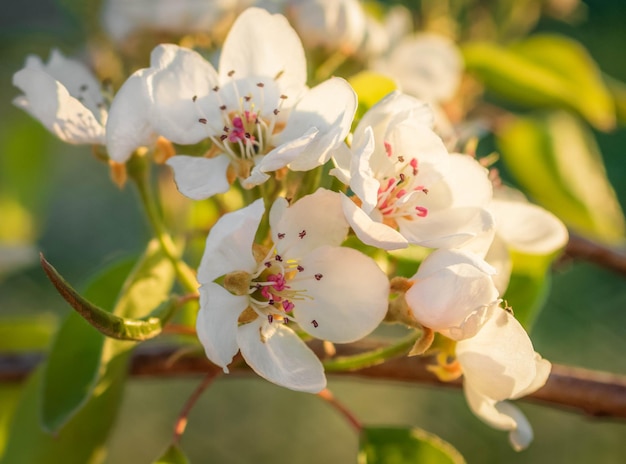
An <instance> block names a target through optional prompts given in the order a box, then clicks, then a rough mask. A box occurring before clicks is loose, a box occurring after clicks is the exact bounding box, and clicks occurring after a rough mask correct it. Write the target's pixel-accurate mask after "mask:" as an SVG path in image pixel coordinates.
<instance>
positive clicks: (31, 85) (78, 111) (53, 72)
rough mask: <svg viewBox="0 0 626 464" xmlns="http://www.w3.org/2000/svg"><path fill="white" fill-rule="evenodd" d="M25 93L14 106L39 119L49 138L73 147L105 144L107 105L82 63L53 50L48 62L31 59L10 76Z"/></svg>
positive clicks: (98, 85)
mask: <svg viewBox="0 0 626 464" xmlns="http://www.w3.org/2000/svg"><path fill="white" fill-rule="evenodd" d="M13 85H15V86H16V87H18V88H19V89H20V90H22V91H23V92H24V95H20V96H18V97H17V98H15V99H14V100H13V104H15V106H17V107H19V108H21V109H23V110H25V111H26V112H28V113H29V114H30V115H31V116H33V117H34V118H35V119H38V120H39V121H40V122H41V123H42V124H43V125H44V126H45V127H46V129H48V130H49V131H50V132H51V133H52V134H54V135H56V136H57V137H58V138H59V139H61V140H62V141H64V142H67V143H72V144H95V145H102V144H104V133H105V131H104V125H105V123H106V119H107V105H106V103H105V101H104V98H103V96H102V93H101V91H100V83H99V82H98V80H97V79H96V77H95V76H94V75H93V74H92V73H91V71H90V70H89V69H87V67H86V66H85V65H83V64H82V63H81V62H79V61H77V60H73V59H70V58H66V57H65V56H63V54H62V53H61V52H60V51H59V50H56V49H54V50H52V52H51V53H50V59H49V60H48V62H47V63H44V62H43V61H42V60H41V58H39V57H38V56H35V55H30V56H28V58H27V59H26V64H25V66H24V68H22V69H21V70H19V71H18V72H16V73H15V74H14V75H13Z"/></svg>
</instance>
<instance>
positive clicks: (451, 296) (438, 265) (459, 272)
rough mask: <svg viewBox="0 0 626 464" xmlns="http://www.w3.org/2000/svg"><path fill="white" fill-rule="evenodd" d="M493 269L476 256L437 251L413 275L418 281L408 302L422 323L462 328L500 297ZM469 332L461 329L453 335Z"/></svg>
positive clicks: (407, 296) (410, 292)
mask: <svg viewBox="0 0 626 464" xmlns="http://www.w3.org/2000/svg"><path fill="white" fill-rule="evenodd" d="M489 271H490V267H489V266H488V265H487V264H486V263H485V262H484V261H482V260H480V259H479V258H477V257H476V256H474V255H471V254H468V253H461V252H452V251H448V250H438V251H435V252H433V253H431V254H430V255H429V256H428V257H427V258H426V259H425V260H424V262H423V263H422V264H421V265H420V268H419V269H418V271H417V274H416V275H415V276H413V277H412V278H411V280H413V281H414V284H413V286H412V287H411V288H410V289H409V290H408V291H407V292H406V295H405V297H406V301H407V304H408V305H409V307H410V308H411V310H412V312H413V315H414V316H415V318H416V319H417V320H418V322H420V323H421V324H424V325H425V326H427V327H430V328H432V329H434V330H437V331H447V330H448V329H451V328H457V327H460V328H462V326H463V324H464V323H466V322H467V318H468V316H470V315H472V313H474V312H475V311H476V310H477V309H479V308H480V307H482V306H485V305H487V304H489V303H491V302H492V301H494V300H496V299H497V298H498V291H497V290H496V288H495V285H494V284H493V281H492V280H491V276H490V272H489ZM472 322H475V321H472ZM468 327H469V326H468ZM469 334H470V333H468V332H467V330H461V331H460V332H454V333H450V336H453V337H457V336H459V335H469ZM472 334H473V333H472Z"/></svg>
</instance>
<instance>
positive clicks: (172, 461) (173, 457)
mask: <svg viewBox="0 0 626 464" xmlns="http://www.w3.org/2000/svg"><path fill="white" fill-rule="evenodd" d="M153 464H189V459H187V456H185V453H183V451H182V450H181V449H180V447H179V446H178V445H170V446H169V447H168V448H167V449H166V450H165V453H163V455H162V456H161V457H159V458H158V459H157V460H156V461H154V463H153Z"/></svg>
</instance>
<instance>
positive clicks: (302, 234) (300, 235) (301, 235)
mask: <svg viewBox="0 0 626 464" xmlns="http://www.w3.org/2000/svg"><path fill="white" fill-rule="evenodd" d="M305 236H306V230H302V232H300V233H299V234H298V237H300V238H304V237H305Z"/></svg>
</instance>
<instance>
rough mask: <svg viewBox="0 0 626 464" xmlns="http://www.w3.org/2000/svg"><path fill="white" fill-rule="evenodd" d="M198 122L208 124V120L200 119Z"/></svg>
mask: <svg viewBox="0 0 626 464" xmlns="http://www.w3.org/2000/svg"><path fill="white" fill-rule="evenodd" d="M198 122H199V123H200V124H206V123H207V121H206V119H205V118H200V119H198Z"/></svg>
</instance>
